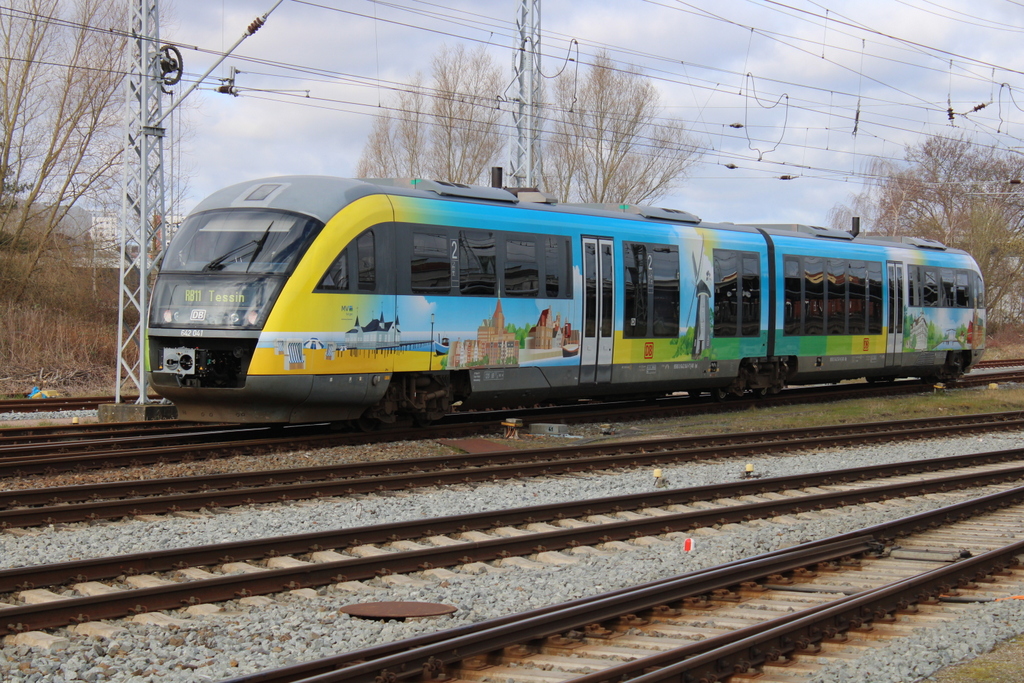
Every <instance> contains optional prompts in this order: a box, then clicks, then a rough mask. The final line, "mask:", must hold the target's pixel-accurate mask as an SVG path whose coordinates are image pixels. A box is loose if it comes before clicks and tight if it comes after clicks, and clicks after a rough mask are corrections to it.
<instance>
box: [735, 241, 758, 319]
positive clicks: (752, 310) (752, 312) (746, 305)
mask: <svg viewBox="0 0 1024 683" xmlns="http://www.w3.org/2000/svg"><path fill="white" fill-rule="evenodd" d="M740 253H741V255H742V257H743V281H742V285H741V289H740V300H741V302H742V306H741V307H740V335H742V336H744V337H757V336H759V335H760V334H761V257H760V256H759V255H758V254H757V252H740Z"/></svg>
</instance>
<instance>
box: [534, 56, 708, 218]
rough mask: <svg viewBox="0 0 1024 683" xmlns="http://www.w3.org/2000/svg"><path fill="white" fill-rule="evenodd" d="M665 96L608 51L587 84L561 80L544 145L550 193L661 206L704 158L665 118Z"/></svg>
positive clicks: (588, 75) (677, 124) (569, 75)
mask: <svg viewBox="0 0 1024 683" xmlns="http://www.w3.org/2000/svg"><path fill="white" fill-rule="evenodd" d="M660 99H661V97H660V93H659V92H658V89H657V87H655V85H654V84H653V83H652V82H651V80H650V79H649V78H647V77H645V76H643V75H642V74H641V73H640V71H639V70H637V69H634V68H625V69H623V68H619V67H617V66H616V65H615V64H614V62H612V60H611V59H610V58H609V57H608V55H607V53H604V52H601V53H599V54H598V55H597V57H596V58H595V59H594V63H593V64H592V65H591V67H590V69H589V70H588V71H587V73H586V75H585V76H583V77H582V78H577V75H576V74H574V73H570V72H566V73H564V74H563V75H561V76H559V77H558V79H556V80H555V85H554V106H553V110H554V112H553V114H551V118H552V119H553V120H554V124H553V130H552V131H551V133H550V135H549V137H548V140H547V143H546V144H545V146H544V164H545V169H544V170H545V175H544V186H545V187H544V189H546V190H547V191H549V192H553V193H554V194H555V195H556V196H559V197H561V198H562V199H564V200H566V201H582V202H628V203H644V202H653V201H656V200H658V199H659V198H661V197H663V196H664V195H665V194H667V193H668V192H669V191H670V190H671V189H672V188H674V187H675V186H676V185H677V184H678V183H679V182H680V181H681V180H683V179H684V178H685V177H686V175H687V173H688V172H689V171H690V169H691V168H692V167H693V165H694V164H695V163H696V162H697V161H698V160H699V158H700V153H699V151H698V149H697V148H696V146H695V145H694V144H693V142H692V140H691V139H690V136H689V135H688V134H687V133H686V129H685V127H684V126H683V124H682V123H681V122H680V121H675V120H671V119H664V118H659V114H660Z"/></svg>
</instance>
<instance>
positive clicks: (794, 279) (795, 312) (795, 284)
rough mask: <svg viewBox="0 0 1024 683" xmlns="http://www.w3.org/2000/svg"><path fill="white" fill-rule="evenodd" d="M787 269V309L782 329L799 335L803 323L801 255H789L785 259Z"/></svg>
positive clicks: (790, 333) (786, 332) (789, 333)
mask: <svg viewBox="0 0 1024 683" xmlns="http://www.w3.org/2000/svg"><path fill="white" fill-rule="evenodd" d="M783 267H784V269H785V278H786V279H785V283H784V285H783V286H784V288H785V299H786V303H785V307H786V308H785V311H784V313H783V319H782V331H783V333H784V334H788V335H798V334H800V332H801V327H802V323H803V312H804V306H803V300H804V295H803V281H804V278H803V272H802V270H801V268H800V257H798V256H787V257H786V258H785V259H784V260H783Z"/></svg>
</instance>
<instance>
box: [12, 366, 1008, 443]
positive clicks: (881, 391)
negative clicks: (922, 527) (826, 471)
mask: <svg viewBox="0 0 1024 683" xmlns="http://www.w3.org/2000/svg"><path fill="white" fill-rule="evenodd" d="M1014 367H1024V359H1010V360H998V361H981V362H980V363H978V364H977V365H975V367H974V370H976V371H977V370H991V369H993V368H1014ZM1001 374H1002V375H1003V377H1002V378H1001V379H1000V378H999V377H996V376H992V375H990V376H984V375H980V374H977V375H974V376H972V375H970V374H968V375H965V376H964V377H962V378H961V379H960V380H957V382H956V383H955V384H956V385H959V386H974V385H976V384H978V383H983V382H985V381H1016V380H1019V379H1021V377H1022V373H1021V372H1007V373H1001ZM993 377H994V379H993ZM920 385H921V383H920V382H919V381H918V380H900V381H897V382H890V383H883V384H880V385H871V386H864V385H861V384H857V383H853V384H844V385H842V387H843V389H841V390H836V389H835V388H834V387H833V388H832V389H831V391H832V392H833V393H834V394H835V395H836V399H835V400H839V399H841V398H845V397H847V395H848V392H850V393H849V395H851V396H857V395H861V394H862V393H863V392H872V394H871V395H886V394H892V393H897V394H899V393H902V392H913V391H914V390H915V389H914V387H915V386H916V387H917V388H918V390H919V389H920ZM821 392H822V389H821V388H819V387H795V388H791V389H787V390H786V391H784V392H783V394H784V395H780V396H767V397H762V398H760V399H756V400H767V401H769V402H772V403H785V402H786V401H787V400H791V399H792V398H797V400H799V398H800V397H801V396H802V395H806V394H807V393H811V394H814V395H820V393H821ZM137 399H138V397H137V396H126V397H123V402H124V403H134V402H135V401H136V400H137ZM153 400H157V399H156V397H154V398H153ZM690 400H692V399H690ZM702 400H703V401H705V402H707V403H715V402H714V401H712V400H711V399H710V398H708V397H705V398H704V399H702ZM737 400H740V399H735V398H733V399H730V401H729V403H730V404H735V403H736V401H737ZM742 400H745V401H753V400H755V399H742ZM114 402H115V399H114V397H113V396H83V397H67V398H65V397H56V398H40V399H27V398H26V399H7V400H0V413H35V412H53V411H61V410H69V411H70V410H95V409H96V408H97V407H98V406H99V405H100V404H105V403H114ZM615 403H616V406H615V407H614V408H612V409H611V411H610V412H609V414H616V413H617V411H618V410H620V409H621V408H623V407H625V408H626V409H631V408H630V407H629V406H628V405H625V406H620V405H619V402H615ZM635 403H638V404H639V405H638V406H635V407H636V408H641V407H643V406H644V405H648V404H649V403H650V401H640V402H635ZM558 409H559V410H561V411H562V412H563V413H567V414H568V415H567V417H569V418H571V414H572V413H573V412H576V411H580V412H584V413H592V412H600V411H601V407H600V404H591V403H587V402H583V403H582V404H581V405H579V406H578V407H577V408H576V411H574V410H572V409H571V408H567V407H566V406H561V407H559V408H558ZM544 410H550V409H549V408H546V409H544ZM488 412H489V411H488ZM501 412H502V414H506V413H507V414H515V415H529V414H532V413H535V412H537V411H536V410H535V409H510V410H503V411H501ZM472 415H473V413H461V414H454V415H453V416H450V417H451V418H452V419H453V420H455V421H460V420H463V419H473V418H472V417H471V416H472ZM449 421H451V420H449ZM131 424H139V425H142V424H147V423H131ZM83 428H85V426H84V425H83ZM108 428H109V425H108Z"/></svg>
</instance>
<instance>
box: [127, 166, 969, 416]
mask: <svg viewBox="0 0 1024 683" xmlns="http://www.w3.org/2000/svg"><path fill="white" fill-rule="evenodd" d="M984 346H985V290H984V284H983V280H982V277H981V274H980V272H979V270H978V266H977V264H976V263H975V262H974V260H973V259H972V258H971V257H970V256H969V255H968V254H966V253H964V252H962V251H959V250H956V249H951V248H947V247H945V246H943V245H942V244H939V243H937V242H933V241H929V240H925V239H913V238H902V239H894V238H881V237H875V236H865V235H859V236H857V237H854V236H853V235H851V234H849V233H846V232H841V231H836V230H830V229H825V228H817V227H812V226H805V225H739V224H731V223H705V222H702V221H701V220H700V219H699V218H697V217H696V216H694V215H692V214H689V213H686V212H682V211H676V210H672V209H663V208H654V207H646V206H629V205H573V204H557V203H554V202H551V201H550V200H549V199H548V198H547V197H546V196H544V195H542V194H540V193H536V192H518V193H517V192H516V191H509V190H505V189H500V188H489V187H468V186H462V185H454V184H448V183H442V182H437V181H428V180H411V181H410V180H406V181H398V180H351V179H341V178H331V177H319V176H286V177H278V178H268V179H262V180H255V181H252V182H247V183H242V184H239V185H234V186H232V187H228V188H226V189H223V190H221V191H219V192H216V193H214V194H213V195H212V196H210V197H209V198H207V199H206V200H204V201H203V202H202V203H200V204H199V206H197V207H196V209H195V211H194V212H193V213H192V214H191V215H190V216H189V217H188V218H187V220H186V221H185V222H184V223H183V224H182V226H181V228H180V229H179V230H178V232H177V234H176V235H175V236H174V239H173V240H172V242H171V244H170V245H169V247H168V249H167V250H166V252H165V254H164V255H163V257H162V262H161V266H160V272H159V276H158V278H157V280H156V283H155V286H154V290H153V295H152V297H151V308H150V313H149V337H148V350H147V359H146V360H147V363H148V365H147V367H148V369H149V371H150V373H151V374H150V378H151V381H152V386H153V388H154V389H155V390H156V391H157V392H159V393H160V394H161V395H162V396H164V397H166V398H169V399H170V400H172V401H173V402H174V403H175V404H176V405H177V407H178V411H179V415H180V417H181V418H183V419H189V420H208V421H209V420H217V421H221V420H226V421H233V422H261V423H266V422H282V423H285V422H290V423H302V422H314V421H332V422H345V421H352V422H356V423H360V424H362V425H363V426H370V425H373V424H376V423H378V422H385V423H388V422H394V421H396V420H403V421H405V420H409V419H412V420H415V421H417V422H419V423H425V422H428V421H430V420H434V419H437V418H439V417H441V416H442V415H444V414H445V413H447V412H449V411H450V409H451V407H452V406H453V405H457V404H461V405H463V406H466V407H488V406H490V407H501V406H516V405H532V404H535V403H540V402H547V401H569V400H575V399H581V398H588V399H592V398H603V399H611V398H616V397H626V396H659V395H666V394H670V393H673V392H680V391H686V392H690V393H691V394H695V395H699V394H700V393H711V394H713V395H715V396H718V397H723V396H726V395H728V394H736V395H742V394H744V393H745V392H755V393H760V394H764V393H774V392H777V391H778V390H780V389H782V388H783V387H785V386H787V385H794V384H812V383H823V382H836V381H839V380H844V379H854V378H862V377H863V378H867V379H868V380H869V381H878V380H890V379H895V378H899V377H921V378H925V379H950V378H954V377H957V376H959V375H960V374H961V373H962V372H964V371H965V370H966V369H968V368H969V367H970V366H971V365H972V364H973V363H975V362H976V361H977V360H978V359H979V358H980V357H981V355H982V352H983V350H984Z"/></svg>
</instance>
